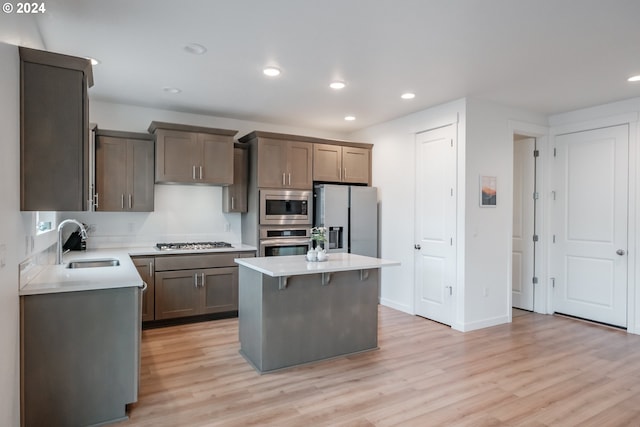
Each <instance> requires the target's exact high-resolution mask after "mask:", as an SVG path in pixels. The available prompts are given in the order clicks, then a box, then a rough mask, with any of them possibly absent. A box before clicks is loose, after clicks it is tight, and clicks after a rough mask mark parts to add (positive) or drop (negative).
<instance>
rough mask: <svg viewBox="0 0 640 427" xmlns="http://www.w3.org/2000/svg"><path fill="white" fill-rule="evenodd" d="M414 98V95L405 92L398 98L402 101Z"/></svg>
mask: <svg viewBox="0 0 640 427" xmlns="http://www.w3.org/2000/svg"><path fill="white" fill-rule="evenodd" d="M415 97H416V94H415V93H411V92H405V93H403V94H402V95H400V98H402V99H413V98H415Z"/></svg>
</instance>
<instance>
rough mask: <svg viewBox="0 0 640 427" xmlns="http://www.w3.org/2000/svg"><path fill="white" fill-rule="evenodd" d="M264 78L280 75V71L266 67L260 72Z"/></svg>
mask: <svg viewBox="0 0 640 427" xmlns="http://www.w3.org/2000/svg"><path fill="white" fill-rule="evenodd" d="M262 72H263V73H264V75H265V76H269V77H276V76H279V75H280V69H279V68H276V67H266V68H264V69H263V70H262Z"/></svg>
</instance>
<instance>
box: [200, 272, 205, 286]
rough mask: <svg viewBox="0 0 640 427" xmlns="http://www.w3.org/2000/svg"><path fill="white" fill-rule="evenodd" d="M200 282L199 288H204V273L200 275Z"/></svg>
mask: <svg viewBox="0 0 640 427" xmlns="http://www.w3.org/2000/svg"><path fill="white" fill-rule="evenodd" d="M200 277H201V280H200V286H202V287H203V288H204V284H205V276H204V273H202V276H200Z"/></svg>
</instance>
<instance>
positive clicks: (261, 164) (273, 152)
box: [258, 138, 287, 188]
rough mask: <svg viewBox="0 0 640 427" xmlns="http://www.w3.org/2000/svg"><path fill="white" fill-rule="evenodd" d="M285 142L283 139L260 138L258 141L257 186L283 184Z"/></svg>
mask: <svg viewBox="0 0 640 427" xmlns="http://www.w3.org/2000/svg"><path fill="white" fill-rule="evenodd" d="M286 167H287V144H286V142H285V141H280V140H275V139H268V138H261V139H260V140H259V141H258V187H261V188H282V187H284V186H285V182H286V181H285V180H286V176H285V169H286Z"/></svg>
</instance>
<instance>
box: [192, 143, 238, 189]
mask: <svg viewBox="0 0 640 427" xmlns="http://www.w3.org/2000/svg"><path fill="white" fill-rule="evenodd" d="M198 142H199V144H200V146H201V147H202V157H201V160H199V163H198V167H200V166H202V171H200V170H198V173H199V175H198V178H199V181H200V182H202V183H206V184H217V185H229V184H233V139H232V138H230V137H228V136H222V135H212V134H206V133H200V134H198Z"/></svg>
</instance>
